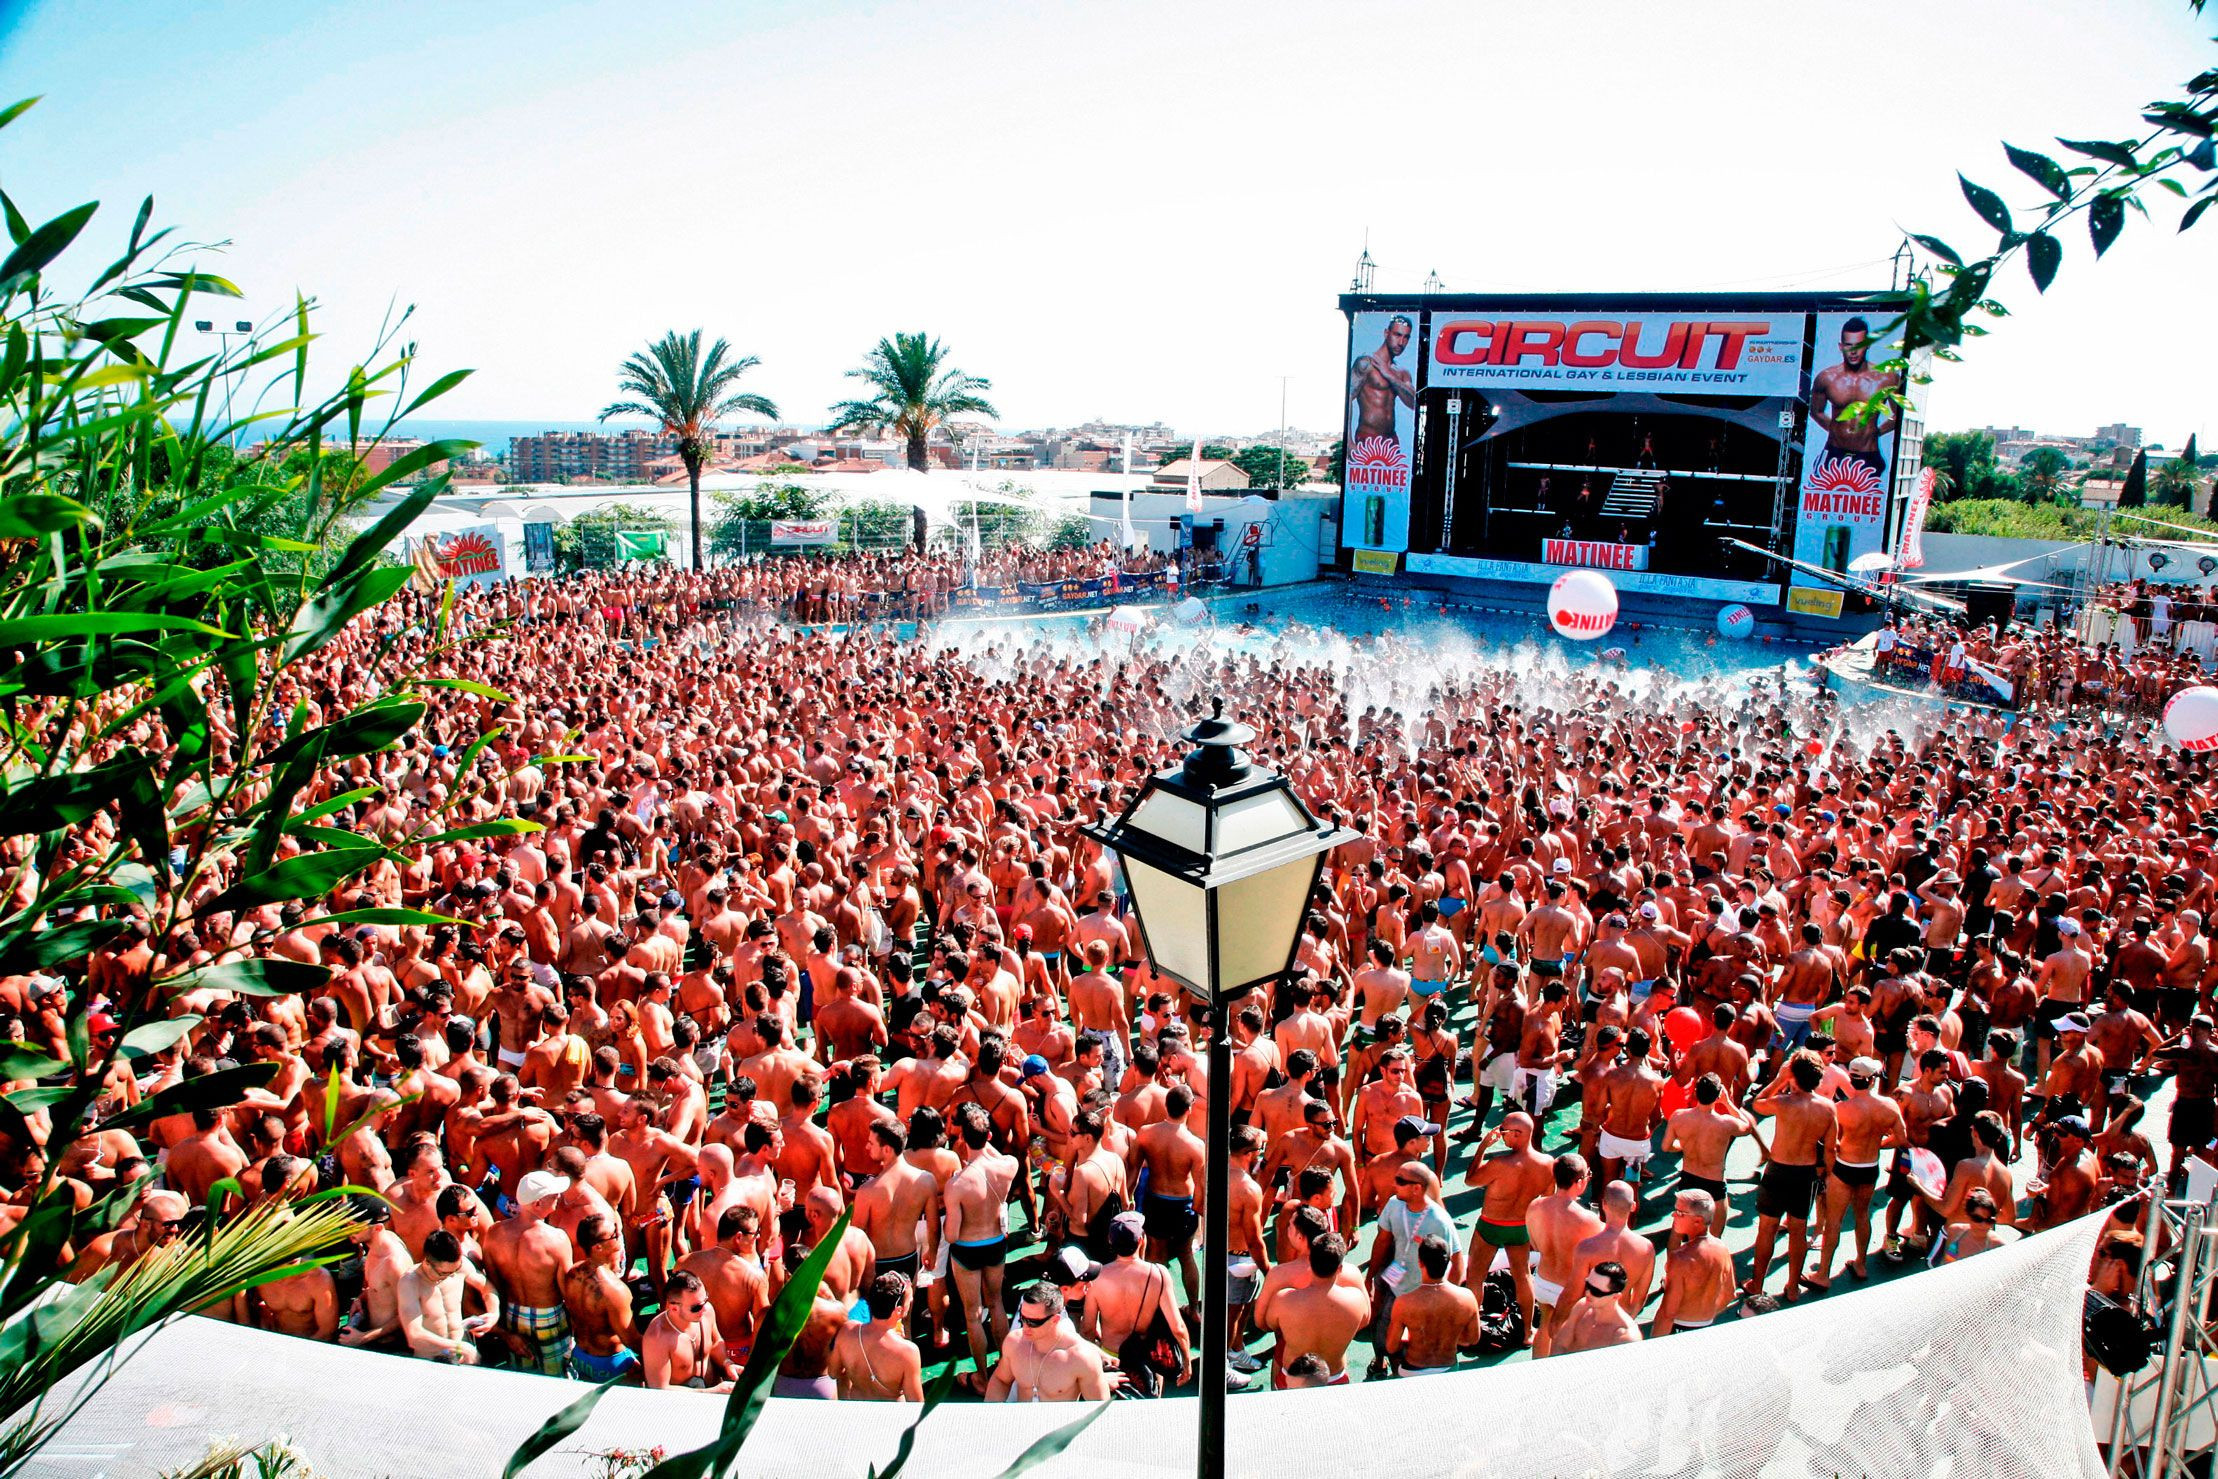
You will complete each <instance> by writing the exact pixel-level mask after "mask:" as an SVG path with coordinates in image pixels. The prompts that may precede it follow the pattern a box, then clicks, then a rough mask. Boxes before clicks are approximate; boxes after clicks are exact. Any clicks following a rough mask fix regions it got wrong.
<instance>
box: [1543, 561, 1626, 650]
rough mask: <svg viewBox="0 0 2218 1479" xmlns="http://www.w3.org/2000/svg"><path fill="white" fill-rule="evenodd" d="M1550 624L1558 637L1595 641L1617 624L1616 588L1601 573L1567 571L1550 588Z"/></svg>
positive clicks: (1578, 640)
mask: <svg viewBox="0 0 2218 1479" xmlns="http://www.w3.org/2000/svg"><path fill="white" fill-rule="evenodd" d="M1548 625H1550V626H1552V627H1554V628H1555V629H1556V635H1557V636H1559V637H1568V638H1570V639H1571V640H1572V641H1574V642H1592V641H1593V640H1595V639H1596V638H1597V637H1601V636H1605V635H1607V634H1608V632H1609V629H1610V628H1611V627H1613V626H1616V625H1617V587H1616V586H1614V585H1611V584H1610V578H1609V577H1608V576H1606V575H1604V574H1603V573H1602V572H1601V571H1599V570H1568V571H1565V572H1564V573H1563V574H1561V575H1559V576H1557V577H1556V583H1555V584H1554V585H1552V586H1550V587H1548Z"/></svg>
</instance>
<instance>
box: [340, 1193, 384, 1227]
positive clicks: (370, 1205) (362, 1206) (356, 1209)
mask: <svg viewBox="0 0 2218 1479" xmlns="http://www.w3.org/2000/svg"><path fill="white" fill-rule="evenodd" d="M347 1210H348V1211H349V1212H352V1213H353V1214H354V1219H355V1221H357V1222H367V1223H372V1224H376V1223H380V1222H391V1221H392V1220H393V1204H392V1203H391V1202H388V1201H386V1200H385V1198H383V1197H381V1196H373V1195H371V1194H370V1193H368V1192H361V1191H357V1192H349V1193H348V1194H347Z"/></svg>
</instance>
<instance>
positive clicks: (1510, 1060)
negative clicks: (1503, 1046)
mask: <svg viewBox="0 0 2218 1479" xmlns="http://www.w3.org/2000/svg"><path fill="white" fill-rule="evenodd" d="M1516 1082H1517V1055H1516V1054H1515V1053H1504V1054H1502V1055H1501V1056H1500V1057H1499V1058H1495V1059H1493V1060H1492V1061H1490V1062H1489V1063H1488V1064H1487V1065H1486V1067H1484V1068H1482V1069H1480V1070H1479V1087H1480V1088H1482V1089H1499V1090H1501V1091H1502V1092H1503V1093H1505V1094H1506V1093H1508V1092H1509V1091H1510V1088H1511V1086H1512V1085H1514V1084H1515V1083H1516Z"/></svg>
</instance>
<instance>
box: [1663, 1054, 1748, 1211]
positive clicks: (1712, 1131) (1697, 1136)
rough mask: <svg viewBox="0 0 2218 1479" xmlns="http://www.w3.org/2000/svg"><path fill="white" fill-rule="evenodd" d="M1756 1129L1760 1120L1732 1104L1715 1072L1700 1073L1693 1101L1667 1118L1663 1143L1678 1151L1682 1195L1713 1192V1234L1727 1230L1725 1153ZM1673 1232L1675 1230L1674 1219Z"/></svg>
mask: <svg viewBox="0 0 2218 1479" xmlns="http://www.w3.org/2000/svg"><path fill="white" fill-rule="evenodd" d="M1755 1133H1756V1122H1755V1121H1754V1120H1753V1119H1751V1118H1749V1116H1748V1115H1747V1114H1746V1113H1745V1112H1744V1111H1742V1110H1740V1109H1738V1108H1736V1107H1734V1105H1733V1102H1732V1100H1730V1099H1728V1098H1727V1097H1726V1094H1725V1085H1724V1083H1723V1082H1722V1081H1721V1080H1720V1079H1719V1078H1718V1076H1717V1075H1716V1074H1714V1073H1705V1074H1703V1075H1702V1076H1701V1077H1700V1078H1698V1079H1696V1080H1695V1081H1694V1102H1693V1103H1692V1104H1690V1105H1688V1106H1687V1107H1686V1108H1685V1109H1681V1110H1675V1111H1674V1112H1673V1113H1672V1116H1671V1118H1670V1119H1668V1120H1666V1121H1665V1122H1664V1133H1663V1146H1662V1148H1663V1149H1664V1150H1666V1151H1672V1150H1676V1151H1678V1152H1679V1182H1678V1191H1679V1192H1680V1193H1681V1194H1682V1195H1683V1194H1685V1193H1687V1192H1690V1191H1699V1192H1701V1193H1703V1194H1704V1195H1705V1196H1707V1197H1709V1198H1710V1205H1711V1207H1712V1209H1713V1211H1714V1212H1715V1214H1716V1217H1717V1221H1716V1222H1715V1223H1714V1224H1712V1226H1711V1228H1710V1232H1711V1233H1712V1234H1713V1235H1714V1236H1717V1237H1723V1236H1725V1217H1726V1211H1727V1208H1726V1200H1725V1199H1726V1188H1725V1158H1726V1156H1728V1155H1729V1154H1731V1153H1732V1149H1733V1142H1734V1141H1735V1140H1737V1139H1739V1138H1740V1137H1741V1136H1743V1135H1753V1134H1755ZM1672 1232H1673V1234H1674V1236H1676V1235H1677V1232H1678V1228H1677V1225H1676V1224H1674V1225H1673V1228H1672Z"/></svg>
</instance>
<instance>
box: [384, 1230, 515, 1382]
mask: <svg viewBox="0 0 2218 1479" xmlns="http://www.w3.org/2000/svg"><path fill="white" fill-rule="evenodd" d="M464 1269H465V1265H464V1262H463V1258H462V1244H461V1243H460V1242H458V1241H457V1240H456V1239H455V1236H454V1234H452V1233H450V1232H448V1231H446V1230H445V1229H444V1228H442V1229H440V1230H439V1231H437V1232H434V1233H433V1234H431V1236H430V1237H428V1238H426V1239H424V1256H423V1258H422V1259H421V1260H419V1261H418V1262H417V1264H416V1266H415V1267H414V1268H412V1269H410V1270H409V1271H408V1272H407V1273H406V1274H404V1275H402V1276H401V1281H400V1288H399V1301H400V1329H401V1334H402V1336H403V1337H404V1338H405V1339H406V1340H407V1342H408V1349H409V1351H410V1352H411V1353H412V1354H414V1355H417V1356H421V1357H423V1358H424V1359H425V1360H428V1361H450V1362H453V1363H454V1364H455V1365H457V1366H475V1365H476V1364H477V1363H478V1354H477V1343H476V1338H477V1337H478V1336H481V1335H483V1334H484V1333H485V1332H486V1331H487V1330H490V1329H491V1328H493V1325H494V1323H495V1322H496V1321H497V1320H498V1319H499V1318H500V1316H499V1314H498V1313H497V1312H494V1313H487V1314H482V1315H473V1316H470V1317H469V1318H467V1319H465V1318H464V1317H463V1314H462V1292H463V1288H464V1285H465V1283H466V1282H467V1276H466V1274H465V1272H464Z"/></svg>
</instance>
